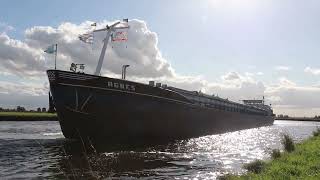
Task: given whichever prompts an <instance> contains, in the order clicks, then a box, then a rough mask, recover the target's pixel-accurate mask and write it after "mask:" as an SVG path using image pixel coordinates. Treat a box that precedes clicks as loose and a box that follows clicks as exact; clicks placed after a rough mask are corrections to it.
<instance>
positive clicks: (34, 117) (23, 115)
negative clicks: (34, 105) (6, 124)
mask: <svg viewBox="0 0 320 180" xmlns="http://www.w3.org/2000/svg"><path fill="white" fill-rule="evenodd" d="M56 120H57V114H55V113H42V112H0V121H56Z"/></svg>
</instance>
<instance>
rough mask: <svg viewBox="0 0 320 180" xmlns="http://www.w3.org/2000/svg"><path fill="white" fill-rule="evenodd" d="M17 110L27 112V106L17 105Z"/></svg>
mask: <svg viewBox="0 0 320 180" xmlns="http://www.w3.org/2000/svg"><path fill="white" fill-rule="evenodd" d="M17 111H18V112H25V111H26V108H24V107H22V106H17Z"/></svg>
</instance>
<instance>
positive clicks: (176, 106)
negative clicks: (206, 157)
mask: <svg viewBox="0 0 320 180" xmlns="http://www.w3.org/2000/svg"><path fill="white" fill-rule="evenodd" d="M52 72H54V71H52ZM65 73H67V72H65ZM60 74H61V72H60ZM65 77H69V79H68V78H67V80H66V79H65ZM70 77H71V79H72V78H75V77H76V76H64V77H63V76H60V77H59V76H57V75H55V79H54V80H53V81H50V89H51V93H52V96H53V100H54V104H55V107H56V110H57V113H58V117H59V122H60V125H61V129H62V132H63V134H64V136H65V137H66V138H72V139H79V138H80V137H88V138H90V139H92V140H98V141H101V140H102V141H156V140H159V141H166V140H174V139H186V138H191V137H199V136H203V135H209V134H217V133H224V132H228V131H235V130H241V129H247V128H255V127H260V126H267V125H271V124H273V116H262V115H250V114H245V113H240V112H229V111H224V110H218V109H214V108H208V107H205V106H201V105H196V104H192V103H190V102H188V101H184V100H183V99H171V98H167V97H164V96H154V95H151V94H152V93H147V92H143V93H141V92H140V91H138V92H137V91H134V92H132V91H129V90H128V91H127V90H119V89H114V88H105V87H106V83H107V82H109V78H100V79H96V80H94V81H95V82H92V83H91V84H90V83H89V84H88V83H86V82H84V81H90V80H87V79H85V78H82V80H79V79H78V80H75V79H73V80H72V81H71V80H70ZM83 77H85V76H83ZM90 77H91V76H90ZM80 79H81V78H80ZM89 79H90V78H89ZM49 80H50V78H49ZM111 80H112V81H113V82H114V81H120V82H119V84H120V83H121V81H122V80H117V79H111ZM91 81H93V80H91ZM97 82H99V83H97ZM135 86H136V87H135V90H139V89H144V88H149V87H147V86H148V85H142V84H135ZM143 86H146V87H143ZM146 91H147V90H146ZM161 91H163V90H161ZM153 94H154V93H153ZM158 94H159V93H158Z"/></svg>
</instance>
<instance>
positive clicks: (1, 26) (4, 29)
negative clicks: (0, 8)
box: [0, 22, 15, 33]
mask: <svg viewBox="0 0 320 180" xmlns="http://www.w3.org/2000/svg"><path fill="white" fill-rule="evenodd" d="M13 30H15V29H14V27H12V26H10V25H8V24H7V23H4V22H0V33H1V32H2V33H3V32H8V31H13Z"/></svg>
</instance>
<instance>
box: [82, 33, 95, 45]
mask: <svg viewBox="0 0 320 180" xmlns="http://www.w3.org/2000/svg"><path fill="white" fill-rule="evenodd" d="M79 40H80V41H82V42H85V43H88V44H93V33H85V34H81V35H79Z"/></svg>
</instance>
